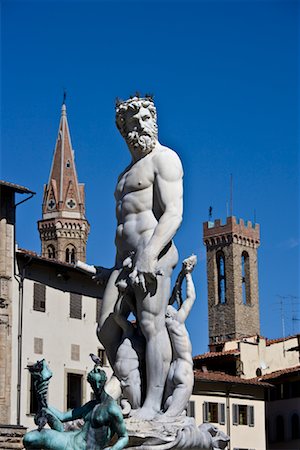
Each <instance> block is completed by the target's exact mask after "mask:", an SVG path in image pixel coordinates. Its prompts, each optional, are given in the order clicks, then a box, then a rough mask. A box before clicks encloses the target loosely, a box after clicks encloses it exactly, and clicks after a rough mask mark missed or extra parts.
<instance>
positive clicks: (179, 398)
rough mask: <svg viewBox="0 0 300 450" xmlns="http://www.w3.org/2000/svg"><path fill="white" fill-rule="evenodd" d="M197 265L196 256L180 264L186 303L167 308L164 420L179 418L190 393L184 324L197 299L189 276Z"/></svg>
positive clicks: (189, 350)
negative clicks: (169, 356) (167, 367)
mask: <svg viewBox="0 0 300 450" xmlns="http://www.w3.org/2000/svg"><path fill="white" fill-rule="evenodd" d="M196 261H197V259H196V256H191V257H190V258H188V259H186V260H185V261H184V262H183V270H182V272H184V273H185V278H186V299H185V301H184V302H183V303H182V304H181V306H180V308H179V309H178V310H177V309H175V308H174V307H173V306H172V305H168V307H167V313H166V325H167V329H168V332H169V335H170V339H171V343H172V349H173V361H172V363H171V366H170V370H169V373H168V377H167V385H166V392H165V398H166V401H165V405H164V407H165V410H166V411H165V413H164V419H167V418H170V417H177V416H179V415H180V414H181V413H182V412H183V410H184V409H185V407H186V405H187V402H188V400H189V398H190V396H191V393H192V391H193V386H194V372H193V359H192V344H191V341H190V338H189V334H188V332H187V329H186V327H185V321H186V318H187V317H188V315H189V313H190V311H191V309H192V307H193V304H194V301H195V299H196V293H195V287H194V283H193V279H192V275H191V272H192V270H193V268H194V265H195V264H196ZM179 277H180V275H179ZM179 277H178V278H179Z"/></svg>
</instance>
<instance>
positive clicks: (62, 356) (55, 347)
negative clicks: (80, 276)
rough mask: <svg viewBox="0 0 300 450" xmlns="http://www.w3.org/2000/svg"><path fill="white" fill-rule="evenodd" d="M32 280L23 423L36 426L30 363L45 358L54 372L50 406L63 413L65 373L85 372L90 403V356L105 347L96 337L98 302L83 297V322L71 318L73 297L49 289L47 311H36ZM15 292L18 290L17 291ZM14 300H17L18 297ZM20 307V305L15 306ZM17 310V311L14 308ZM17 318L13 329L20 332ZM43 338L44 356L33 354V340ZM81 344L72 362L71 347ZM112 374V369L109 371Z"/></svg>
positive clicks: (27, 288)
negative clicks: (33, 414)
mask: <svg viewBox="0 0 300 450" xmlns="http://www.w3.org/2000/svg"><path fill="white" fill-rule="evenodd" d="M33 284H34V283H33V281H31V280H25V282H24V318H23V358H22V394H21V424H22V425H24V426H27V427H29V428H31V427H33V418H32V416H30V415H29V414H28V413H29V388H30V385H29V373H28V371H27V370H25V369H23V368H25V367H26V366H27V364H28V363H33V362H36V361H37V360H38V359H42V358H43V357H44V358H45V359H46V361H47V363H48V365H49V367H50V368H51V370H52V372H53V377H52V378H51V381H50V385H49V404H52V405H53V406H55V407H57V408H58V409H60V410H64V409H65V408H66V376H67V375H66V374H67V372H73V373H82V374H83V376H84V383H83V396H84V398H83V401H88V400H90V394H91V390H90V386H89V385H88V383H87V382H86V375H87V373H88V371H89V370H91V369H92V368H93V363H92V361H91V358H90V357H89V353H95V354H97V349H98V348H102V347H101V345H100V343H99V341H98V339H97V336H96V327H97V324H96V299H94V298H88V297H83V298H82V317H83V318H82V319H81V320H80V319H71V318H70V317H69V299H70V294H69V293H67V292H66V293H64V292H62V291H59V290H56V289H53V288H50V287H48V286H46V312H39V311H34V310H33ZM15 292H16V291H15ZM15 301H17V299H16V298H15ZM15 306H17V305H15ZM15 310H16V308H15ZM15 319H16V317H15V318H14V330H16V329H17V323H16V320H15ZM35 337H38V338H42V339H43V354H42V355H41V354H35V353H34V338H35ZM72 344H77V345H80V360H79V361H73V360H71V345H72ZM13 348H14V362H15V364H14V371H13V372H14V373H13V380H14V386H16V383H17V358H16V349H17V340H16V333H14V345H13ZM108 371H109V372H110V369H108ZM13 397H14V398H13V406H14V407H13V412H12V418H11V420H12V423H16V406H15V405H16V403H17V395H16V392H15V393H14V396H13Z"/></svg>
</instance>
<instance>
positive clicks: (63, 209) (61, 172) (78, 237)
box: [38, 102, 90, 263]
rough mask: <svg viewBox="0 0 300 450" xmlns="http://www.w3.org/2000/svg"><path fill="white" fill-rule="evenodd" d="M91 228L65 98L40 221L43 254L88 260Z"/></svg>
mask: <svg viewBox="0 0 300 450" xmlns="http://www.w3.org/2000/svg"><path fill="white" fill-rule="evenodd" d="M89 228H90V226H89V223H88V221H87V220H86V217H85V196H84V184H82V183H79V182H78V178H77V173H76V167H75V160H74V150H73V148H72V143H71V137H70V132H69V126H68V121H67V109H66V105H65V102H63V105H62V108H61V118H60V123H59V128H58V136H57V140H56V146H55V150H54V155H53V160H52V166H51V170H50V176H49V180H48V184H46V185H45V186H44V196H43V205H42V220H39V221H38V229H39V233H40V238H41V243H42V256H43V257H45V258H50V259H56V260H59V261H63V262H67V263H75V262H76V261H77V260H80V261H83V262H85V260H86V243H87V238H88V234H89Z"/></svg>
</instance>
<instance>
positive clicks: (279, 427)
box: [275, 416, 285, 442]
mask: <svg viewBox="0 0 300 450" xmlns="http://www.w3.org/2000/svg"><path fill="white" fill-rule="evenodd" d="M275 429H276V441H279V442H281V441H284V434H285V433H284V419H283V417H282V416H277V417H276V427H275Z"/></svg>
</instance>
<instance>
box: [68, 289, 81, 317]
mask: <svg viewBox="0 0 300 450" xmlns="http://www.w3.org/2000/svg"><path fill="white" fill-rule="evenodd" d="M81 317H82V296H81V295H80V294H73V293H72V292H71V293H70V318H71V319H81Z"/></svg>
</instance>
